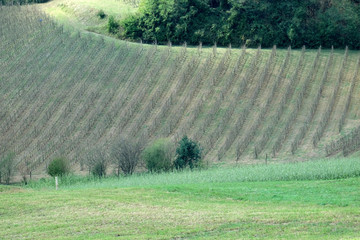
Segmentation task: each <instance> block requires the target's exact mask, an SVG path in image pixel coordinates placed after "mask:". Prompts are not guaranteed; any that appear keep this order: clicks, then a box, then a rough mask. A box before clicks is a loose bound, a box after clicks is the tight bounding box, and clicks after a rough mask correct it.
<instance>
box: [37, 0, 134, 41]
mask: <svg viewBox="0 0 360 240" xmlns="http://www.w3.org/2000/svg"><path fill="white" fill-rule="evenodd" d="M132 2H134V3H136V1H131V0H130V1H123V0H103V1H98V0H56V1H49V2H48V3H44V4H40V5H39V7H40V9H41V10H43V11H44V12H46V13H47V14H49V15H50V16H51V17H53V18H54V19H56V20H57V21H59V22H61V23H62V24H64V25H65V26H67V27H69V26H70V27H72V28H74V29H78V30H79V29H80V30H83V31H90V32H96V33H99V34H104V35H108V31H107V22H108V17H109V16H114V17H115V18H116V19H117V20H121V19H124V18H125V17H126V16H128V15H129V14H132V13H134V12H135V11H136V10H137V4H132ZM100 10H102V11H104V13H105V14H106V17H105V18H104V19H101V18H99V17H98V16H97V13H98V12H99V11H100Z"/></svg>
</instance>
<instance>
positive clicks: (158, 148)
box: [142, 139, 173, 172]
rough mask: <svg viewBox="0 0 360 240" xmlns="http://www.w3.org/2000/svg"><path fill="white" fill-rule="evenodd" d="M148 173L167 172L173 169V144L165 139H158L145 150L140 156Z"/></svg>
mask: <svg viewBox="0 0 360 240" xmlns="http://www.w3.org/2000/svg"><path fill="white" fill-rule="evenodd" d="M142 157H143V159H144V161H145V164H146V168H147V169H148V170H149V171H150V172H167V171H170V170H171V169H172V167H173V144H172V143H171V142H170V141H169V140H167V139H159V140H157V141H155V142H154V143H153V144H152V145H150V146H148V147H147V148H145V150H144V152H143V155H142Z"/></svg>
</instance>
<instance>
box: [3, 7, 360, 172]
mask: <svg viewBox="0 0 360 240" xmlns="http://www.w3.org/2000/svg"><path fill="white" fill-rule="evenodd" d="M0 26H1V28H0V70H1V71H0V145H1V148H0V154H3V153H5V152H6V151H13V152H14V153H15V154H16V161H17V163H19V162H23V161H29V162H30V163H31V164H32V165H31V166H32V168H33V169H36V170H37V172H38V173H41V172H43V171H44V167H45V165H46V164H47V162H48V161H49V160H51V159H52V158H53V157H55V156H65V157H67V158H69V159H70V160H71V161H72V163H73V164H74V165H76V166H79V165H82V162H83V160H84V159H83V158H84V152H87V151H88V150H89V149H90V148H92V147H93V146H104V147H105V148H106V147H107V146H108V145H109V144H110V143H111V142H112V141H114V139H115V138H116V137H117V136H118V135H120V134H126V135H128V136H132V137H135V138H141V139H143V140H144V141H145V142H150V141H152V140H154V139H157V138H159V137H170V138H172V139H173V140H174V141H177V140H179V139H180V138H181V137H182V136H183V135H185V134H187V135H188V136H189V137H191V138H193V139H195V140H197V141H199V142H200V144H201V145H202V146H203V148H204V153H205V158H206V160H207V161H209V162H214V161H219V160H220V161H223V162H234V161H239V162H243V163H249V162H251V163H253V162H257V161H264V159H265V157H266V156H267V157H268V158H271V161H292V160H305V159H309V158H311V157H319V156H325V155H326V154H329V153H328V152H325V150H326V149H325V147H326V145H327V144H330V143H331V141H333V140H336V139H340V137H341V136H343V135H344V134H347V133H349V132H350V131H351V130H352V129H354V128H356V127H358V126H359V125H360V121H359V114H360V109H359V108H358V107H356V106H359V104H360V92H359V91H360V88H359V81H360V79H359V74H358V72H359V66H360V65H359V64H360V63H359V56H360V54H359V52H357V51H345V50H344V49H340V50H334V51H331V50H328V49H319V50H318V51H317V50H306V49H303V50H301V49H294V50H292V49H288V50H286V49H276V48H273V49H260V48H259V49H245V48H243V49H231V48H227V49H223V48H216V47H213V48H201V47H188V46H182V47H172V46H157V45H145V44H135V43H127V42H123V41H115V40H113V39H108V38H105V37H101V36H95V35H93V34H86V33H80V32H76V31H75V32H74V31H68V30H64V28H63V27H62V26H60V25H57V24H55V23H54V22H53V20H51V19H50V18H49V17H47V16H46V15H44V14H42V13H41V12H39V11H38V10H37V8H36V7H34V6H22V7H4V6H3V7H0ZM356 136H357V135H356ZM356 144H358V143H357V141H354V143H351V147H352V149H353V150H352V151H350V152H349V154H351V153H352V152H354V151H356V150H357V148H356V147H355V148H354V146H357V145H356ZM341 151H342V149H341V148H339V149H338V150H336V151H334V152H331V153H330V154H338V153H339V152H341ZM269 160H270V159H269Z"/></svg>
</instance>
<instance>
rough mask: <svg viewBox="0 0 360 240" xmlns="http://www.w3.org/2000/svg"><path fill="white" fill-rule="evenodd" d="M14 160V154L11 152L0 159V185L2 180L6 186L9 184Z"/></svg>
mask: <svg viewBox="0 0 360 240" xmlns="http://www.w3.org/2000/svg"><path fill="white" fill-rule="evenodd" d="M14 158H15V154H14V153H12V152H10V153H7V154H5V155H4V156H3V157H1V158H0V183H1V181H2V178H3V179H4V180H5V183H6V184H10V180H11V177H12V175H13V173H14V169H15V162H14Z"/></svg>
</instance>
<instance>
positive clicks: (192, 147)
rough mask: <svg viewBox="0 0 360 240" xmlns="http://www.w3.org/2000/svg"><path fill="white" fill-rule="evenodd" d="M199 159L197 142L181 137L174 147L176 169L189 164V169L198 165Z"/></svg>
mask: <svg viewBox="0 0 360 240" xmlns="http://www.w3.org/2000/svg"><path fill="white" fill-rule="evenodd" d="M200 161H201V149H200V146H199V144H198V143H197V142H194V141H193V140H191V139H189V138H188V137H187V136H185V137H183V138H182V139H181V140H180V142H179V146H178V147H177V149H176V160H175V162H174V165H175V167H176V169H183V168H185V167H187V166H189V167H190V168H191V169H193V168H194V167H198V166H199V165H200Z"/></svg>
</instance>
